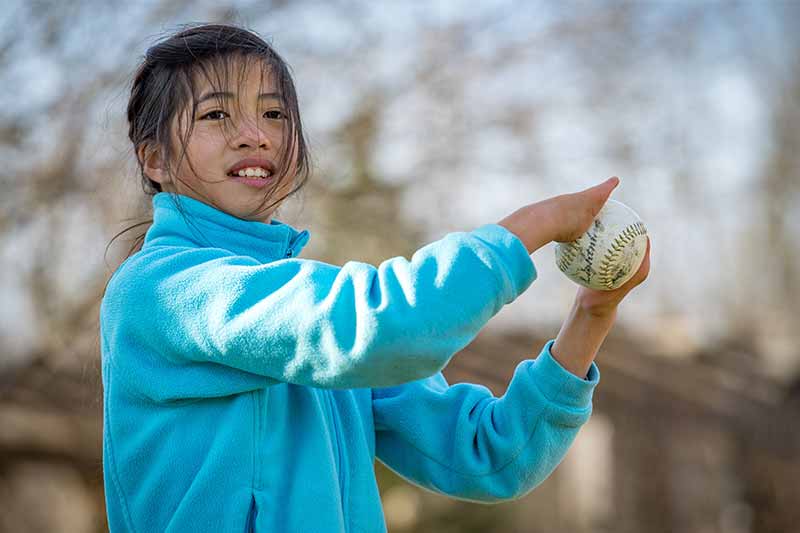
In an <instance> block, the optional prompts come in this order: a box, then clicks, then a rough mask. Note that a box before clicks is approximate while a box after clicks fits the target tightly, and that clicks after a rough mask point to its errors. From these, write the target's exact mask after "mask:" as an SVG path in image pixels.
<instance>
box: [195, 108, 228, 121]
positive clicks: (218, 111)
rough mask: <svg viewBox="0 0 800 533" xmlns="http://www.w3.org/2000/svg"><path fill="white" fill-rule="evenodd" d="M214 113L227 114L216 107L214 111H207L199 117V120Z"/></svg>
mask: <svg viewBox="0 0 800 533" xmlns="http://www.w3.org/2000/svg"><path fill="white" fill-rule="evenodd" d="M214 113H224V114H226V115H227V113H225V111H221V110H219V109H217V110H216V111H209V112H208V113H206V114H205V115H203V116H202V117H200V120H204V119H205V118H206V117H209V116H211V115H213V114H214ZM211 120H214V119H211Z"/></svg>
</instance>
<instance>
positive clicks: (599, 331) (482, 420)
mask: <svg viewBox="0 0 800 533" xmlns="http://www.w3.org/2000/svg"><path fill="white" fill-rule="evenodd" d="M649 271H650V243H649V240H648V246H647V252H646V253H645V259H644V261H643V262H642V266H641V267H640V269H639V271H638V272H637V273H636V275H634V277H633V278H631V280H629V281H628V282H627V283H626V284H625V285H623V286H622V287H620V288H619V289H617V290H614V291H595V290H591V289H587V288H585V287H581V288H579V290H578V295H577V297H576V299H575V303H574V305H573V307H572V309H571V311H570V313H569V316H568V317H567V319H566V320H565V321H564V325H563V326H562V328H561V330H560V331H559V333H558V337H557V339H555V340H551V341H550V342H548V343H547V344H546V345H545V346H544V348H543V349H542V352H541V354H540V355H539V357H537V358H536V359H535V360H526V361H523V362H522V363H520V364H519V365H518V366H517V368H516V370H515V371H514V376H513V377H512V379H511V383H509V386H508V390H507V391H506V393H505V394H504V395H503V396H502V397H500V398H495V397H494V396H493V395H492V394H491V392H490V391H489V390H488V389H487V388H486V387H484V386H482V385H473V384H469V383H459V384H456V385H453V386H449V385H448V383H447V381H446V380H445V378H444V376H443V375H442V374H441V372H439V373H438V374H436V375H434V376H432V377H430V378H427V379H424V380H419V381H415V382H412V383H410V384H407V385H401V386H398V387H391V388H385V389H373V391H372V411H373V416H374V421H375V435H376V437H375V438H376V444H375V447H376V455H377V456H378V459H380V460H381V461H382V462H383V463H385V464H386V465H387V466H388V467H389V468H391V469H393V470H394V471H396V472H397V473H399V474H400V475H402V476H403V477H405V478H407V479H409V480H410V481H412V482H414V483H417V484H419V485H421V486H423V487H426V488H428V489H431V490H435V491H438V492H442V493H444V494H448V495H450V496H453V497H457V498H461V499H466V500H472V501H479V502H498V501H503V500H510V499H515V498H519V497H521V496H523V495H525V494H527V493H528V492H530V491H531V490H533V489H534V488H535V487H536V486H537V485H539V484H540V483H541V482H542V481H544V480H545V479H546V478H547V477H548V476H549V475H550V474H551V473H552V472H553V470H555V468H556V466H558V464H559V463H560V462H561V460H562V459H563V458H564V455H565V454H566V452H567V450H568V449H569V447H570V445H571V444H572V441H573V440H574V439H575V436H576V435H577V434H578V430H579V429H580V428H581V426H582V425H583V424H584V423H585V422H586V421H587V420H588V419H589V416H590V415H591V412H592V393H593V391H594V388H595V387H596V386H597V383H598V382H599V380H600V372H599V370H598V368H597V365H596V364H595V362H594V359H595V357H596V355H597V351H598V350H599V349H600V346H601V344H602V343H603V341H604V340H605V338H606V335H608V332H609V331H610V330H611V327H612V326H613V324H614V320H615V319H616V316H617V306H618V305H619V304H620V302H621V301H622V300H623V299H624V298H625V296H627V295H628V293H630V291H631V290H632V289H633V288H634V287H636V286H638V285H639V284H641V283H642V282H643V281H644V280H645V279H646V278H647V276H648V273H649Z"/></svg>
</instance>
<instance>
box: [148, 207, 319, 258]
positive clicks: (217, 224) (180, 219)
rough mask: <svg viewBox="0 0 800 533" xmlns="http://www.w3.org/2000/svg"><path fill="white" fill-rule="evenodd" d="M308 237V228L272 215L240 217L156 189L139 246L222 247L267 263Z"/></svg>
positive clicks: (296, 251)
mask: <svg viewBox="0 0 800 533" xmlns="http://www.w3.org/2000/svg"><path fill="white" fill-rule="evenodd" d="M184 214H185V217H184ZM187 219H188V221H187ZM310 237H311V234H310V233H309V232H308V230H303V231H299V230H297V229H295V228H293V227H292V226H290V225H288V224H285V223H283V222H281V221H279V220H276V219H275V218H273V219H271V220H270V222H269V224H267V223H265V222H257V221H250V220H244V219H241V218H238V217H235V216H233V215H230V214H228V213H225V212H224V211H220V210H219V209H217V208H215V207H213V206H210V205H208V204H206V203H203V202H201V201H200V200H196V199H194V198H191V197H189V196H185V195H182V194H176V193H168V192H159V193H156V195H155V196H153V225H152V226H150V228H149V229H148V230H147V233H146V234H145V239H144V244H143V246H142V249H145V248H148V247H150V246H163V245H167V246H192V247H210V248H223V249H225V250H228V251H231V252H233V253H234V254H236V255H245V256H249V257H253V258H255V259H256V260H258V261H259V262H262V263H267V262H270V261H275V260H278V259H283V258H286V257H296V256H297V255H299V254H300V251H301V250H302V249H303V247H304V246H305V245H306V243H307V242H308V240H309V238H310Z"/></svg>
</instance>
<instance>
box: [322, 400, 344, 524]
mask: <svg viewBox="0 0 800 533" xmlns="http://www.w3.org/2000/svg"><path fill="white" fill-rule="evenodd" d="M322 394H324V395H325V399H326V401H327V404H328V412H329V416H330V419H331V424H332V425H333V433H334V440H335V441H336V442H334V447H335V448H336V457H337V460H338V462H337V465H336V472H337V473H338V474H339V498H340V500H341V502H342V517H343V518H344V527H345V530H347V529H348V527H347V501H346V500H345V496H346V494H347V491H345V487H344V485H345V479H344V473H343V468H342V464H343V461H342V447H341V444H340V443H341V439H342V433H341V430H340V429H339V417H338V415H337V414H336V410H335V408H334V407H333V399H332V394H331V392H330V391H327V390H323V391H322Z"/></svg>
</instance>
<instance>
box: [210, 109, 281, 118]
mask: <svg viewBox="0 0 800 533" xmlns="http://www.w3.org/2000/svg"><path fill="white" fill-rule="evenodd" d="M215 113H222V114H224V115H227V113H225V111H222V110H219V109H217V110H215V111H209V112H208V113H206V114H205V115H203V116H202V117H200V120H205V119H206V118H208V117H210V116H211V115H213V114H215ZM270 113H271V114H272V116H268V117H267V118H271V119H276V120H280V119H285V118H286V115H284V114H283V111H278V110H277V109H274V110H272V111H267V112H266V113H264V114H265V115H269V114H270ZM220 118H221V117H220ZM209 120H219V119H213V118H211V119H209Z"/></svg>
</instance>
